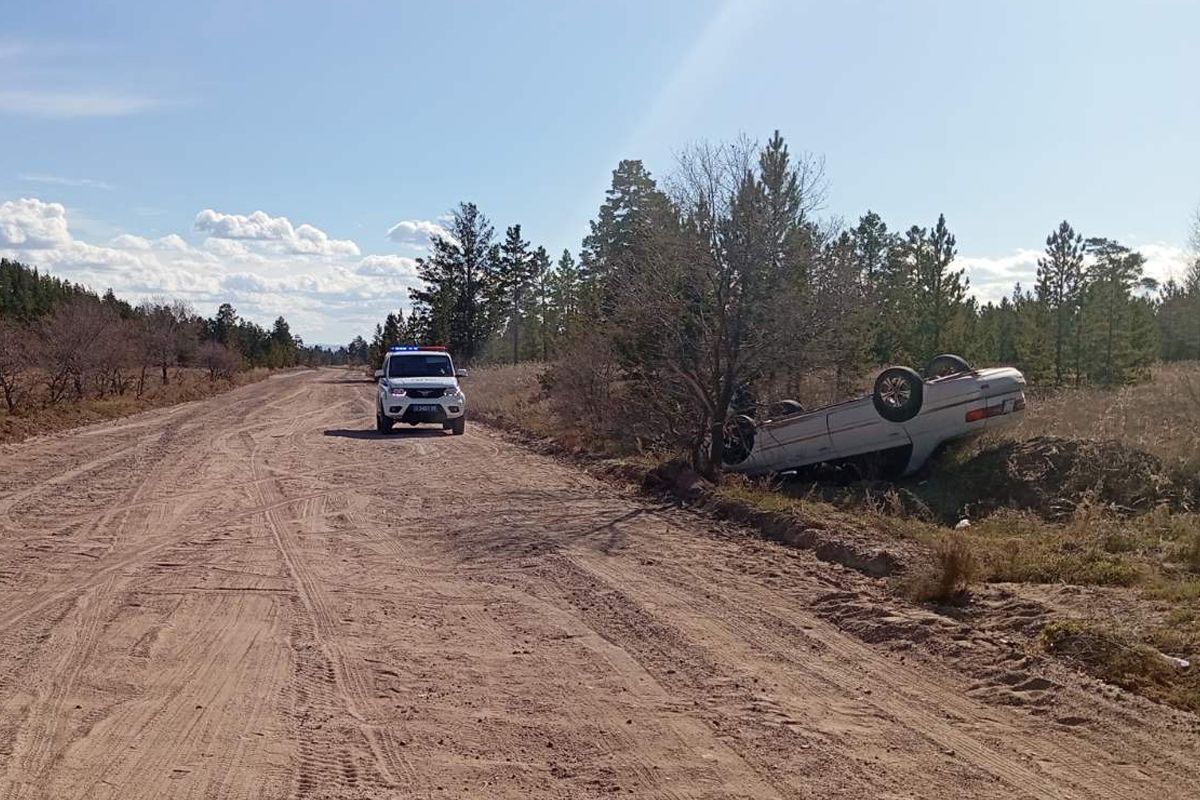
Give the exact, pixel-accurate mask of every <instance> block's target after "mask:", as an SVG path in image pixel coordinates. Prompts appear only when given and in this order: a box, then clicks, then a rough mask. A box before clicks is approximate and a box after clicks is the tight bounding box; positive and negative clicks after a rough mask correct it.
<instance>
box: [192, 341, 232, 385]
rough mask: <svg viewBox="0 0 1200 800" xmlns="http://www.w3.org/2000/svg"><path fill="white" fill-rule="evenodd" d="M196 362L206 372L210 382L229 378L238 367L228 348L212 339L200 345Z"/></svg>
mask: <svg viewBox="0 0 1200 800" xmlns="http://www.w3.org/2000/svg"><path fill="white" fill-rule="evenodd" d="M197 360H198V361H199V363H200V366H202V367H204V368H205V369H207V370H208V379H209V380H210V381H215V380H216V379H217V378H225V379H228V378H231V377H233V373H234V372H235V371H236V370H237V367H238V362H237V356H236V355H234V354H233V352H231V351H230V349H229V348H228V347H226V346H225V345H223V344H221V343H220V342H217V341H214V340H212V339H209V340H208V341H205V342H203V343H201V345H200V348H199V350H198V351H197Z"/></svg>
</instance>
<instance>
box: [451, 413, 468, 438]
mask: <svg viewBox="0 0 1200 800" xmlns="http://www.w3.org/2000/svg"><path fill="white" fill-rule="evenodd" d="M466 430H467V418H466V417H459V418H458V419H456V420H452V421H451V422H450V433H451V434H453V435H454V436H462V435H463V434H464V433H466Z"/></svg>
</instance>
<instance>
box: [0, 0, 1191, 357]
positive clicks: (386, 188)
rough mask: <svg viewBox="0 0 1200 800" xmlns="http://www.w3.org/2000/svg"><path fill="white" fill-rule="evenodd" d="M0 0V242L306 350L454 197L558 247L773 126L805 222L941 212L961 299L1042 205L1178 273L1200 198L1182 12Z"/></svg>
mask: <svg viewBox="0 0 1200 800" xmlns="http://www.w3.org/2000/svg"><path fill="white" fill-rule="evenodd" d="M6 6H7V7H6V8H5V11H4V15H3V17H4V25H3V29H2V30H0V204H2V205H0V253H3V254H5V255H8V256H17V257H20V258H22V259H23V260H27V261H31V262H33V263H39V264H42V265H44V266H46V267H47V268H49V269H50V270H51V271H53V272H56V273H58V274H63V275H66V276H68V277H71V278H73V279H77V280H84V281H86V282H88V283H90V284H92V285H93V286H95V287H97V288H103V287H104V286H108V285H113V286H114V287H115V288H116V289H117V290H118V291H119V292H124V293H126V294H129V295H133V296H139V297H140V296H148V295H153V294H172V295H178V296H182V297H185V298H187V299H190V300H191V301H192V302H193V303H194V304H195V305H196V307H197V309H198V310H199V311H201V312H203V313H211V311H212V308H214V307H215V305H216V303H217V302H220V301H221V300H223V299H230V300H232V301H233V302H234V303H235V304H236V305H237V306H238V308H239V309H240V310H242V311H243V313H245V314H246V315H247V316H250V317H252V318H256V319H260V320H269V319H270V318H271V317H273V316H274V315H276V314H279V313H283V314H285V315H287V316H288V318H289V319H291V320H293V326H294V328H296V329H297V330H299V332H300V333H301V334H303V335H304V336H305V337H306V338H307V339H308V340H309V341H321V342H338V341H344V340H346V339H348V338H349V337H350V336H352V335H353V334H355V333H358V332H362V333H364V334H365V333H368V332H369V328H370V327H371V326H372V325H373V323H374V321H375V320H376V319H377V318H378V317H379V316H380V315H381V313H383V312H385V311H386V310H387V309H388V308H389V307H392V306H395V305H403V304H406V302H407V293H406V291H405V288H406V287H407V286H408V285H410V284H411V283H412V271H411V268H412V262H411V259H412V258H413V257H415V256H418V255H420V254H421V252H422V250H421V245H422V242H423V241H424V239H423V237H422V232H423V231H427V230H429V229H430V225H431V224H436V221H437V218H438V217H439V215H442V214H444V213H445V212H446V211H447V210H448V209H449V208H451V207H452V206H453V205H454V204H455V203H457V202H458V201H459V200H467V199H469V200H474V201H475V202H477V203H478V204H479V205H480V206H481V208H482V209H483V210H484V211H485V213H487V214H488V215H489V216H490V217H491V218H492V220H493V222H494V223H495V224H496V225H497V227H498V228H502V227H503V226H504V225H507V224H510V223H513V222H520V223H521V224H522V225H523V226H524V229H525V232H526V235H527V236H528V237H530V238H532V239H533V240H534V242H535V243H542V244H545V245H546V246H547V247H548V248H549V249H551V251H552V252H555V253H557V252H559V251H561V249H562V248H564V247H569V248H571V249H572V250H575V249H577V248H578V245H579V240H580V238H581V237H582V235H583V233H584V232H585V230H586V225H587V221H588V219H589V218H590V217H591V216H592V215H593V214H594V212H595V210H596V208H597V206H598V205H599V203H600V202H601V200H602V198H603V190H604V188H605V187H606V185H607V183H608V179H609V175H610V172H611V170H612V168H613V167H614V166H615V165H616V162H617V161H618V159H620V158H629V157H631V158H641V159H643V160H644V161H645V162H646V163H647V165H648V166H649V168H650V169H651V171H652V172H654V173H655V174H665V173H668V172H669V171H670V170H671V168H672V164H673V159H674V153H675V152H677V151H678V150H679V149H680V148H681V147H683V146H685V145H687V144H688V143H689V142H692V141H695V140H697V139H717V140H719V139H728V138H733V137H736V136H738V135H739V134H742V133H744V134H747V135H750V136H752V137H754V138H760V139H761V138H765V137H766V136H768V135H770V133H771V131H772V130H774V129H776V128H779V129H780V130H781V131H782V132H783V133H784V135H785V137H787V139H788V140H789V142H790V144H791V146H792V148H793V150H805V151H811V152H813V153H815V154H819V155H820V156H822V157H824V159H825V167H826V173H827V177H828V179H829V186H830V191H829V195H828V200H827V202H826V206H825V209H824V212H823V213H825V214H827V215H829V216H835V217H842V218H845V219H846V220H848V221H853V220H854V219H856V218H857V216H858V215H859V214H861V213H862V212H863V211H864V210H865V209H867V208H873V209H875V210H877V211H878V212H880V213H881V214H882V215H883V217H884V219H885V220H886V221H887V222H888V223H889V225H890V226H892V227H893V228H901V229H903V228H907V227H908V226H909V225H911V224H913V223H919V224H922V225H928V224H930V223H932V222H933V221H934V220H935V219H936V217H937V214H938V213H939V212H945V213H946V216H947V219H948V221H949V223H950V226H951V229H952V230H953V231H954V233H955V234H956V235H957V236H958V241H959V253H960V256H961V261H962V263H963V265H964V266H966V267H967V268H968V270H969V274H970V275H971V277H972V281H973V284H974V286H975V288H976V291H977V292H978V293H979V294H980V295H981V296H983V297H986V298H994V297H998V296H999V295H1001V294H1004V293H1006V292H1007V291H1008V290H1009V289H1010V288H1011V284H1012V283H1013V281H1014V280H1017V279H1022V280H1028V279H1029V278H1030V277H1031V275H1032V270H1033V267H1034V263H1033V259H1034V258H1035V257H1036V251H1037V250H1038V249H1039V248H1040V247H1041V244H1042V241H1043V239H1044V238H1045V236H1046V234H1047V233H1048V232H1049V231H1050V230H1051V228H1052V227H1053V226H1055V225H1056V224H1057V223H1058V221H1059V220H1061V219H1063V218H1064V217H1065V218H1067V219H1069V220H1070V221H1071V222H1072V223H1073V224H1074V225H1075V226H1076V228H1077V229H1078V230H1080V231H1081V232H1083V233H1085V235H1104V236H1111V237H1114V238H1118V239H1121V240H1123V241H1125V242H1126V243H1128V244H1131V245H1134V246H1137V247H1139V248H1142V249H1143V251H1144V252H1145V253H1146V254H1147V255H1148V256H1149V257H1150V259H1151V272H1153V273H1155V274H1157V275H1160V276H1166V275H1168V274H1170V273H1172V272H1176V271H1179V270H1181V269H1182V264H1183V263H1184V261H1183V259H1184V252H1183V247H1184V245H1185V242H1186V238H1187V230H1188V225H1189V219H1190V217H1191V214H1192V212H1193V210H1194V209H1195V208H1196V206H1197V204H1200V148H1198V147H1197V144H1198V143H1200V93H1198V92H1197V91H1196V76H1198V75H1200V48H1198V47H1196V45H1195V32H1196V31H1197V30H1200V4H1197V3H1194V2H1145V3H1119V2H1074V3H1054V2H1005V3H989V4H984V3H974V2H967V3H955V2H949V1H948V0H947V1H946V2H845V3H828V2H819V3H816V2H813V3H809V2H799V1H798V0H797V1H796V2H784V1H780V2H770V1H769V0H762V1H761V2H760V1H758V0H750V1H748V2H733V3H720V2H698V1H696V0H692V1H691V2H668V1H667V0H654V1H652V2H648V1H647V0H642V1H641V2H633V1H632V0H616V1H615V2H614V1H612V0H610V1H609V2H523V3H516V2H514V3H506V4H498V3H493V4H487V3H483V2H447V3H406V2H404V3H402V2H339V3H305V2H287V3H284V2H278V3H275V2H246V1H245V0H241V1H240V2H232V1H229V0H215V1H213V2H205V3H186V4H185V3H164V2H104V3H101V2H74V3H64V2H55V1H54V0H42V2H38V3H7V4H6ZM254 212H262V213H261V214H259V215H254V216H252V215H253V214H254ZM402 222H406V223H408V224H407V225H400V226H399V227H397V224H398V223H402ZM389 231H394V232H393V233H392V234H391V235H390V236H389Z"/></svg>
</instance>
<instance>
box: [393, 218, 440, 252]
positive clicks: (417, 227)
mask: <svg viewBox="0 0 1200 800" xmlns="http://www.w3.org/2000/svg"><path fill="white" fill-rule="evenodd" d="M387 236H388V238H389V239H391V240H392V241H393V242H399V243H400V244H406V245H411V246H413V247H422V248H423V247H428V246H429V243H430V242H432V241H433V239H434V237H435V236H440V237H442V238H443V239H449V238H450V232H449V231H447V230H446V229H445V228H444V227H442V226H441V225H439V224H438V223H436V222H430V221H429V220H424V219H402V220H400V221H399V222H397V223H396V224H395V225H393V226H392V227H390V228H388V232H387Z"/></svg>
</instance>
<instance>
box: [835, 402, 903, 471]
mask: <svg viewBox="0 0 1200 800" xmlns="http://www.w3.org/2000/svg"><path fill="white" fill-rule="evenodd" d="M829 440H830V447H831V449H832V451H833V453H834V455H833V458H839V459H840V458H851V457H853V456H858V455H863V454H864V453H876V452H879V451H881V450H891V449H892V448H894V447H904V446H905V445H908V444H911V440H910V439H909V438H908V433H907V432H906V431H905V429H904V425H903V424H901V423H898V422H888V421H887V420H885V419H884V418H883V417H881V416H879V412H878V411H876V410H875V406H874V404H873V403H872V402H871V400H870V398H864V399H862V400H855V401H853V402H850V403H843V404H842V405H840V406H834V407H832V408H830V409H829Z"/></svg>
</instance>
